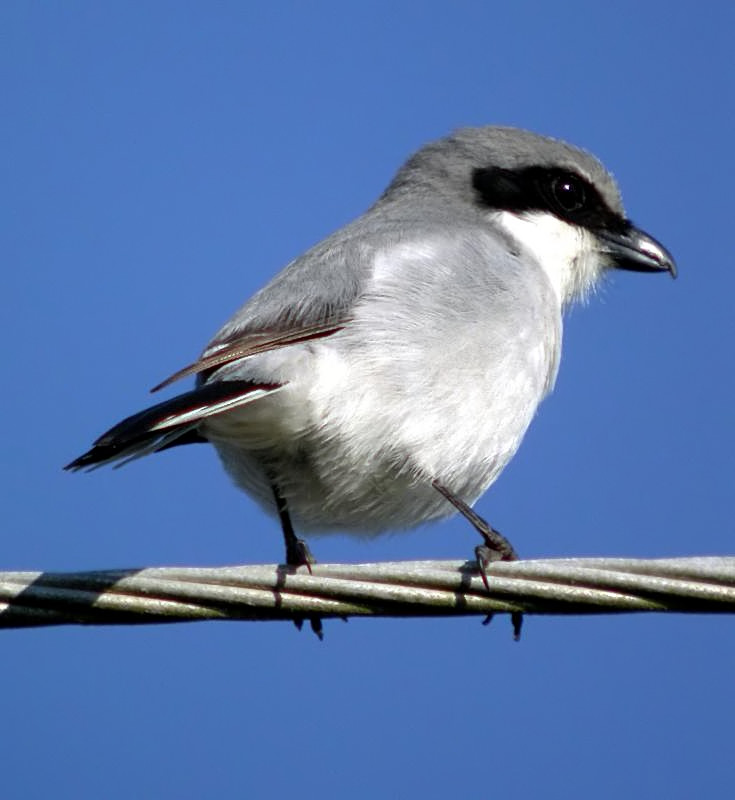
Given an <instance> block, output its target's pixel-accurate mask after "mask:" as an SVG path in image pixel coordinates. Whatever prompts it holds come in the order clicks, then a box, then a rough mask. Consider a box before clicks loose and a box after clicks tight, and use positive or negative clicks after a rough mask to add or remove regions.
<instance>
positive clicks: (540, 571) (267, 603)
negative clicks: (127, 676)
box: [0, 556, 735, 628]
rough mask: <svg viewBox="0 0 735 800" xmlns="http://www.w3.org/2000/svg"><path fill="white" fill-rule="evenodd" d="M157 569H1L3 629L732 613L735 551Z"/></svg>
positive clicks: (1, 618)
mask: <svg viewBox="0 0 735 800" xmlns="http://www.w3.org/2000/svg"><path fill="white" fill-rule="evenodd" d="M312 569H313V574H309V573H308V571H307V570H306V569H305V568H299V569H298V570H293V569H292V568H289V567H284V566H279V565H250V566H225V567H211V568H210V567H155V568H141V569H120V570H103V571H94V572H64V573H53V572H0V627H3V628H20V627H32V626H41V625H67V624H97V625H109V624H143V623H162V622H187V621H189V622H190V621H196V620H215V619H216V620H299V619H303V618H304V617H309V616H319V617H322V618H329V617H343V618H347V617H351V616H374V617H436V616H462V615H473V614H476V615H490V614H495V613H510V614H518V613H523V614H604V613H620V612H633V611H649V612H650V611H658V612H665V611H678V612H697V613H734V612H735V557H734V556H723V557H691V558H671V559H627V558H573V559H545V560H529V561H517V562H512V563H506V562H502V563H496V564H492V565H490V567H489V568H488V579H489V583H490V589H491V592H490V594H488V592H487V590H486V589H485V586H484V585H483V583H482V580H481V578H480V576H479V574H478V573H477V567H476V565H475V564H474V563H473V562H464V561H397V562H383V563H370V564H315V565H313V568H312Z"/></svg>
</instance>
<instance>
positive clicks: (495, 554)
mask: <svg viewBox="0 0 735 800" xmlns="http://www.w3.org/2000/svg"><path fill="white" fill-rule="evenodd" d="M431 485H432V486H433V487H434V488H435V489H436V490H437V491H438V492H439V494H441V495H442V497H444V498H445V499H446V500H448V501H449V502H450V503H451V504H452V505H453V506H454V507H455V508H456V509H457V511H459V513H460V514H462V516H463V517H464V518H465V519H467V520H468V521H469V522H470V524H471V525H472V527H473V528H474V529H475V530H476V531H477V532H478V533H479V534H480V536H482V539H483V544H481V545H478V546H477V547H476V548H475V559H476V560H477V567H478V569H479V570H480V576H481V578H482V582H483V583H484V584H485V588H486V589H487V591H488V594H489V593H490V583H489V581H488V579H487V565H488V564H491V563H492V562H493V561H518V554H517V553H516V551H515V549H514V548H513V545H512V544H511V543H510V542H509V541H508V540H507V539H506V538H505V536H503V534H502V533H500V531H496V530H495V528H493V527H492V526H491V525H490V524H489V523H488V522H486V521H485V520H484V519H483V518H482V517H481V516H480V515H479V514H476V513H475V512H474V511H473V510H472V509H471V508H470V507H469V506H468V505H467V503H465V502H464V500H462V499H461V498H459V497H457V496H456V495H455V494H452V492H450V491H449V489H447V487H446V486H444V485H443V484H442V483H440V482H439V481H438V480H436V479H434V480H433V481H432V482H431ZM491 618H492V615H490V616H488V618H487V619H486V620H485V624H487V623H488V622H489V621H490V619H491ZM510 621H511V624H512V625H513V638H515V639H520V636H521V625H522V624H523V615H522V614H521V613H520V612H519V611H514V612H512V613H511V615H510Z"/></svg>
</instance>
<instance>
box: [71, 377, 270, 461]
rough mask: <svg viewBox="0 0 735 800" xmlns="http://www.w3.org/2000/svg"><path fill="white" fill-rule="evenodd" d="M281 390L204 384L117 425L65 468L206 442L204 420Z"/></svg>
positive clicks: (225, 383)
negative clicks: (202, 423)
mask: <svg viewBox="0 0 735 800" xmlns="http://www.w3.org/2000/svg"><path fill="white" fill-rule="evenodd" d="M278 388H279V384H266V383H252V382H251V381H218V382H217V383H209V384H204V385H203V386H200V387H199V388H198V389H193V390H192V391H190V392H186V393H185V394H180V395H178V396H177V397H172V398H171V399H170V400H165V401H164V402H163V403H158V404H157V405H155V406H151V407H150V408H147V409H145V410H144V411H140V412H138V413H137V414H133V415H132V416H131V417H128V418H127V419H124V420H123V421H122V422H118V424H117V425H115V426H114V427H112V428H110V430H109V431H107V432H106V433H103V434H102V436H100V437H99V439H97V441H96V442H95V443H94V445H93V446H92V448H91V449H90V450H88V451H87V452H86V453H84V454H83V455H81V456H79V458H76V459H74V461H72V462H71V463H70V464H67V465H66V466H65V467H64V469H66V470H72V471H74V470H80V469H92V468H94V467H96V466H101V465H103V464H107V463H109V462H112V461H121V460H125V459H129V458H134V457H135V456H136V455H144V454H146V453H148V452H153V451H157V450H165V449H166V448H168V447H174V446H175V445H177V444H189V443H192V442H203V441H206V439H204V437H202V436H201V435H200V434H199V433H198V431H197V427H198V426H199V424H200V423H201V421H202V420H204V419H206V418H207V417H209V416H212V415H214V414H217V413H224V412H225V411H227V410H230V409H231V408H233V407H237V405H239V403H238V400H241V401H242V403H246V402H248V401H249V399H250V398H251V396H253V395H256V394H257V395H258V396H261V395H262V393H263V392H270V391H273V390H275V389H278Z"/></svg>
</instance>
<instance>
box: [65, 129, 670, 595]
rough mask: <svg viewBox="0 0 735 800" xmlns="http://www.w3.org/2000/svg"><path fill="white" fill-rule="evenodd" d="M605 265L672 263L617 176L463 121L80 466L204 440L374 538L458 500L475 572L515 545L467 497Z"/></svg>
mask: <svg viewBox="0 0 735 800" xmlns="http://www.w3.org/2000/svg"><path fill="white" fill-rule="evenodd" d="M611 268H618V269H627V270H636V271H639V272H662V271H663V272H669V273H670V274H671V275H672V276H675V274H676V273H675V264H674V260H673V258H672V257H671V255H670V254H669V253H668V252H667V250H666V249H665V248H664V247H663V246H662V245H661V244H659V243H658V242H657V241H656V240H655V239H653V238H652V237H651V236H649V235H648V234H646V233H644V232H643V231H641V230H640V229H638V228H636V227H635V226H634V225H633V224H632V223H631V222H630V221H629V220H628V219H627V217H626V216H625V214H624V212H623V205H622V202H621V198H620V194H619V191H618V188H617V186H616V184H615V181H614V180H613V178H612V176H611V175H610V174H609V173H608V172H607V171H606V170H605V168H604V167H603V166H602V165H601V164H600V162H599V161H597V160H596V159H595V158H594V157H593V156H591V155H589V154H588V153H585V152H583V151H582V150H578V149H577V148H575V147H572V146H570V145H568V144H565V143H563V142H561V141H557V140H554V139H550V138H546V137H543V136H539V135H536V134H534V133H530V132H528V131H524V130H519V129H515V128H505V127H481V128H465V129H462V130H459V131H457V132H456V133H454V134H452V135H451V136H448V137H446V138H444V139H440V140H439V141H436V142H433V143H431V144H428V145H426V146H425V147H423V148H422V149H420V150H419V151H418V152H417V153H416V154H415V155H413V156H412V157H411V158H410V159H409V160H408V161H407V162H406V163H405V164H404V165H403V166H402V167H401V169H400V170H399V171H398V173H397V174H396V176H395V178H394V179H393V181H392V183H391V184H390V185H389V186H388V188H387V189H386V190H385V192H384V193H383V194H382V196H381V197H380V198H379V199H378V201H377V202H376V203H375V205H373V206H372V208H370V209H369V210H368V211H367V212H365V213H364V214H363V215H362V216H361V217H358V218H357V219H356V220H355V221H354V222H352V223H350V224H349V225H346V226H345V227H343V228H341V229H340V230H338V231H337V232H336V233H334V234H332V235H331V236H330V237H328V238H327V239H325V240H324V241H322V242H321V243H319V244H317V245H316V246H315V247H313V248H312V249H311V250H309V251H308V252H307V253H305V254H304V255H303V256H301V257H300V258H297V259H296V260H295V261H292V262H291V263H290V264H289V265H288V266H287V267H286V268H285V269H284V270H283V271H282V272H280V273H279V274H278V275H276V277H275V278H273V280H272V281H271V282H270V283H269V284H268V285H266V286H265V287H264V288H263V289H261V290H260V291H259V292H257V294H255V295H254V296H253V297H252V298H251V299H250V300H249V301H248V302H247V303H245V305H244V306H242V308H241V309H240V310H239V311H238V312H237V313H236V314H235V315H234V316H233V317H232V319H230V320H229V321H228V322H227V323H226V324H225V325H224V327H223V328H222V329H221V330H220V331H219V333H217V334H216V336H215V337H214V339H213V340H212V341H211V342H210V343H209V345H207V347H206V349H205V350H204V352H203V353H202V355H201V356H200V357H199V359H198V360H197V361H196V362H195V363H193V364H191V365H190V366H188V367H186V368H184V369H182V370H180V371H179V372H177V373H176V374H174V375H173V376H171V377H170V378H168V379H167V380H166V381H164V382H163V383H161V384H160V385H159V386H157V387H156V389H160V388H162V387H163V386H167V385H168V384H169V383H172V382H173V381H175V380H178V379H179V378H183V377H186V376H190V375H196V388H195V389H193V390H191V391H188V392H185V393H184V394H181V395H178V396H176V397H173V398H172V399H170V400H165V401H164V402H162V403H160V404H158V405H156V406H153V407H152V408H148V409H146V410H145V411H141V412H140V413H138V414H135V415H133V416H132V417H129V418H128V419H125V420H123V421H122V422H120V423H119V424H117V425H116V426H115V427H114V428H112V429H111V430H109V431H108V432H107V433H105V434H104V435H103V436H101V437H100V438H99V439H98V440H97V441H96V442H95V443H94V446H93V447H92V449H91V450H89V452H87V453H85V454H84V455H82V456H80V457H79V458H77V459H76V460H75V461H73V462H72V463H71V464H69V465H68V466H67V469H71V470H78V469H84V468H89V467H96V466H98V465H102V464H107V463H110V462H115V461H117V462H125V461H128V460H131V459H134V458H137V457H139V456H142V455H145V454H147V453H152V452H155V451H157V450H164V449H166V448H168V447H172V446H174V445H180V444H189V443H192V442H209V443H211V444H212V445H214V447H215V448H216V449H217V452H218V453H219V456H220V458H221V460H222V462H223V464H224V467H225V469H226V470H227V472H229V474H230V476H231V477H232V479H233V480H234V482H235V483H236V484H237V485H238V486H239V487H241V488H242V489H244V490H245V491H246V492H247V493H248V494H250V495H251V496H252V497H253V498H254V499H255V500H256V501H257V502H258V503H259V504H260V505H261V506H262V507H263V508H264V509H265V510H266V511H268V512H269V513H271V514H275V515H277V516H278V517H279V519H280V523H281V527H282V530H283V535H284V538H285V542H286V562H287V563H288V564H291V565H299V564H306V565H307V566H308V565H309V564H310V563H311V562H312V558H311V555H310V553H309V550H308V548H307V547H306V545H305V543H304V542H303V541H302V540H300V539H298V538H297V537H296V535H295V533H294V526H295V529H296V530H299V531H301V530H303V531H316V532H328V531H343V532H348V533H352V534H355V535H365V536H370V535H373V534H377V533H380V532H381V531H386V530H389V529H396V528H406V527H410V526H413V525H417V524H419V523H422V522H425V521H427V520H432V519H437V518H440V517H445V516H448V515H449V514H451V513H454V511H455V509H456V510H459V511H460V512H461V513H463V514H464V515H465V516H466V517H467V518H468V519H469V520H470V521H471V522H472V524H473V525H474V526H475V527H476V528H477V530H478V532H479V533H480V534H481V535H482V537H483V540H484V544H483V545H482V546H480V547H479V548H478V549H477V555H478V562H479V565H480V571H481V573H482V575H483V578H484V579H485V581H486V580H487V579H486V577H485V575H484V567H485V565H486V564H487V562H488V561H490V560H495V559H505V560H512V559H514V558H515V552H514V550H513V548H512V547H511V546H510V544H509V543H508V541H507V540H506V539H505V538H504V537H502V536H501V535H500V534H499V533H498V532H497V531H494V530H493V529H492V528H491V527H490V526H489V525H488V524H487V523H485V522H484V520H482V519H481V518H480V517H478V516H477V515H476V514H474V512H473V511H472V510H471V508H470V507H469V506H470V504H471V503H473V502H474V501H475V500H476V499H477V498H478V497H479V496H480V495H481V494H482V493H483V492H484V491H485V490H486V489H487V488H488V487H489V486H490V485H491V484H492V483H493V481H494V480H495V479H496V478H497V477H498V475H499V474H500V472H501V470H502V469H503V467H505V465H506V464H507V463H508V461H509V460H510V459H511V457H512V456H513V454H514V453H515V451H516V449H517V448H518V445H519V444H520V442H521V439H522V438H523V435H524V433H525V432H526V429H527V428H528V425H529V423H530V422H531V419H532V418H533V416H534V414H535V412H536V409H537V407H538V405H539V403H540V401H541V400H542V398H543V397H544V396H545V395H546V394H547V393H548V392H549V391H550V389H551V388H552V386H553V385H554V380H555V377H556V373H557V369H558V366H559V357H560V353H561V337H562V311H563V310H564V308H565V306H567V305H568V304H569V303H571V302H572V301H573V300H576V299H579V298H581V297H584V296H585V295H586V294H588V293H589V292H590V291H591V290H592V289H593V288H594V287H595V285H596V284H597V283H598V282H599V281H600V279H601V278H602V276H603V275H604V274H605V273H606V272H607V271H608V270H609V269H611Z"/></svg>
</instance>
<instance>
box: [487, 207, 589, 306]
mask: <svg viewBox="0 0 735 800" xmlns="http://www.w3.org/2000/svg"><path fill="white" fill-rule="evenodd" d="M493 219H494V220H495V221H497V222H498V223H499V224H500V226H501V227H502V228H503V230H505V231H506V233H508V234H509V235H510V236H511V237H512V238H513V239H514V240H515V242H516V243H517V244H518V246H519V247H520V248H521V249H522V250H525V251H527V252H528V253H530V255H531V256H532V257H533V258H534V260H535V261H536V262H537V263H538V264H539V265H540V266H541V268H542V269H543V271H544V272H545V273H546V276H547V277H548V279H549V282H550V283H551V285H552V287H553V288H554V291H555V292H556V295H557V297H558V298H559V302H560V304H561V305H563V306H564V305H567V303H570V302H571V301H573V300H577V299H581V298H583V297H585V296H586V295H587V294H588V293H589V292H590V290H591V289H592V288H594V286H595V284H596V283H597V282H598V280H599V279H600V275H601V273H602V270H603V267H604V264H603V263H602V260H601V258H600V255H599V253H598V252H597V249H596V248H595V241H594V236H593V235H592V234H591V233H589V231H586V230H585V229H584V228H580V227H578V226H576V225H571V224H569V223H568V222H564V221H563V220H560V219H559V218H558V217H555V216H554V215H553V214H549V213H547V212H543V211H526V212H521V213H516V212H512V211H498V212H494V213H493Z"/></svg>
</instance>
